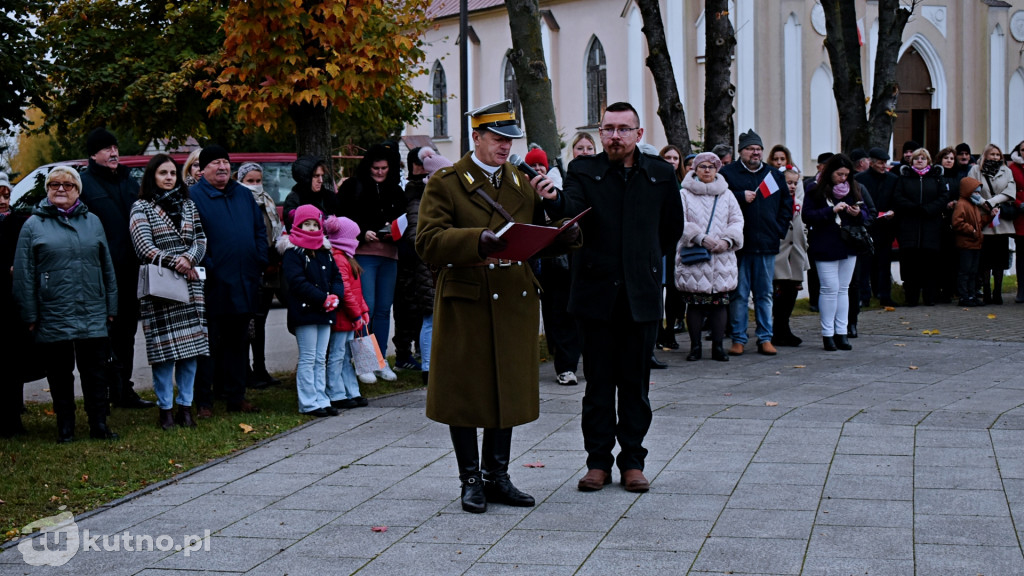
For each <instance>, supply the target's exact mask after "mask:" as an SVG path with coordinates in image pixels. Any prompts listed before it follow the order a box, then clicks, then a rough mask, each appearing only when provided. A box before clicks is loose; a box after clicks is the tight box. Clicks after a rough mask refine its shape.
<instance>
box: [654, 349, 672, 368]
mask: <svg viewBox="0 0 1024 576" xmlns="http://www.w3.org/2000/svg"><path fill="white" fill-rule="evenodd" d="M651 368H652V369H653V370H664V369H665V368H668V364H665V363H664V362H662V361H661V360H658V357H657V356H655V355H654V352H651Z"/></svg>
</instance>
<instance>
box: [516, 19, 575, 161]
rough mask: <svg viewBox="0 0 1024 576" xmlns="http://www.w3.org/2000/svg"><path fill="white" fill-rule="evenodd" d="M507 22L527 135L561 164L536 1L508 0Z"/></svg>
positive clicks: (549, 156)
mask: <svg viewBox="0 0 1024 576" xmlns="http://www.w3.org/2000/svg"><path fill="white" fill-rule="evenodd" d="M505 8H507V9H508V24H509V29H510V30H511V32H512V51H511V52H510V53H509V55H508V58H509V61H510V62H512V68H513V69H514V70H515V71H516V87H517V92H518V94H519V102H520V104H521V105H522V107H523V124H524V125H525V127H526V137H527V139H528V140H529V141H530V142H535V143H537V144H538V145H539V146H540V147H541V148H542V149H543V150H544V152H545V153H547V155H548V162H549V164H550V165H551V166H556V165H559V166H560V165H561V162H560V160H559V159H560V157H561V150H562V146H561V142H560V140H559V137H558V124H557V122H555V104H554V101H553V100H552V99H551V80H550V79H549V78H548V67H547V64H546V63H545V62H544V45H543V44H542V43H541V34H540V9H539V8H538V6H537V0H508V1H506V2H505Z"/></svg>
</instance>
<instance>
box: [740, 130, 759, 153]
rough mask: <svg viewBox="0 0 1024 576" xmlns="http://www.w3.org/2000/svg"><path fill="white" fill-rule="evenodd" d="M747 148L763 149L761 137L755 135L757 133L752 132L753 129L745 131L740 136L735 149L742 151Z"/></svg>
mask: <svg viewBox="0 0 1024 576" xmlns="http://www.w3.org/2000/svg"><path fill="white" fill-rule="evenodd" d="M747 146H760V147H762V148H764V143H763V142H761V137H760V136H758V135H757V132H754V129H753V128H751V129H750V130H747V131H746V132H744V133H743V134H740V143H739V146H737V147H736V148H737V149H739V150H743V149H744V148H746V147H747Z"/></svg>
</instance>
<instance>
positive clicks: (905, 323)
mask: <svg viewBox="0 0 1024 576" xmlns="http://www.w3.org/2000/svg"><path fill="white" fill-rule="evenodd" d="M900 324H903V325H904V326H906V325H907V324H910V322H900Z"/></svg>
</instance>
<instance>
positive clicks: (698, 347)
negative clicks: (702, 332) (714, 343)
mask: <svg viewBox="0 0 1024 576" xmlns="http://www.w3.org/2000/svg"><path fill="white" fill-rule="evenodd" d="M703 354H704V350H703V346H702V344H701V342H700V340H698V341H696V342H693V343H691V344H690V353H689V354H688V355H687V356H686V361H687V362H693V361H695V360H700V358H701V356H702V355H703Z"/></svg>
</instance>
